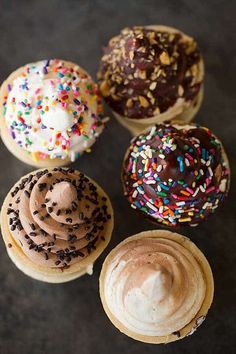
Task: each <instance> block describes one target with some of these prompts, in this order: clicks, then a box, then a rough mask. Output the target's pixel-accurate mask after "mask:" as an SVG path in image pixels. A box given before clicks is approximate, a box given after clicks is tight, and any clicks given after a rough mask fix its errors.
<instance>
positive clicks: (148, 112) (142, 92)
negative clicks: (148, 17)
mask: <svg viewBox="0 0 236 354" xmlns="http://www.w3.org/2000/svg"><path fill="white" fill-rule="evenodd" d="M201 60H202V59H201V54H200V51H199V49H198V47H197V44H196V42H195V41H194V40H193V39H192V38H190V37H187V36H185V35H183V34H182V33H181V32H179V31H177V30H176V31H175V32H174V31H168V30H166V31H165V30H155V29H150V28H142V27H133V28H125V29H123V30H122V31H121V33H120V34H119V35H117V36H115V37H114V38H112V39H111V40H110V41H109V44H108V46H107V47H106V48H105V49H104V55H103V57H102V59H101V64H100V70H99V73H98V79H99V85H100V90H101V93H102V95H103V96H104V99H105V100H106V102H107V103H108V105H109V106H110V107H111V108H112V109H113V110H114V111H115V112H117V113H118V114H121V115H123V116H125V117H128V118H136V119H142V118H147V117H152V116H155V115H158V114H160V113H163V112H165V111H167V110H168V108H170V107H172V106H173V105H174V104H175V103H176V101H177V100H178V99H183V100H184V101H188V102H191V101H194V100H195V98H196V97H197V95H198V93H199V91H200V88H201V84H202V80H203V77H202V76H203V75H202V73H201V70H200V69H199V65H200V62H201Z"/></svg>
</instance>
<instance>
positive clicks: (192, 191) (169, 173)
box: [122, 124, 230, 226]
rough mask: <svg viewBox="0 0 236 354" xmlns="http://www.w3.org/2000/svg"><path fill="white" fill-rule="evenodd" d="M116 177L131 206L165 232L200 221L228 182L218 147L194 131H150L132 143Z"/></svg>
mask: <svg viewBox="0 0 236 354" xmlns="http://www.w3.org/2000/svg"><path fill="white" fill-rule="evenodd" d="M122 176H123V183H124V191H125V195H126V196H127V198H128V200H129V202H130V203H131V206H132V207H133V208H134V209H137V210H140V211H141V212H143V213H145V214H146V215H148V216H149V217H151V218H152V220H155V221H157V222H159V223H163V224H165V225H169V226H176V225H183V224H189V225H192V226H193V225H196V224H198V223H199V222H200V221H201V220H203V219H205V218H206V217H207V216H208V215H209V214H211V213H213V212H214V211H215V209H216V208H217V207H218V206H219V205H220V204H221V203H222V201H223V200H224V198H225V196H226V195H227V193H228V190H229V182H230V170H229V165H228V160H227V157H226V155H225V152H224V149H223V147H222V144H221V142H220V141H219V140H218V139H217V138H216V136H215V135H214V134H213V133H212V132H211V131H210V130H209V129H207V128H205V127H200V126H198V125H188V126H181V125H179V126H178V125H172V126H171V125H164V124H162V125H156V126H154V127H152V128H151V130H149V131H148V132H147V133H145V134H141V135H139V136H138V137H136V138H134V139H133V140H132V141H131V145H130V147H129V149H128V151H127V153H126V156H125V159H124V166H123V174H122Z"/></svg>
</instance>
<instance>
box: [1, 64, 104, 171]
mask: <svg viewBox="0 0 236 354" xmlns="http://www.w3.org/2000/svg"><path fill="white" fill-rule="evenodd" d="M0 106H1V107H0V112H1V113H0V115H1V123H0V131H1V137H2V140H3V142H4V143H5V145H6V147H7V148H8V149H9V150H10V151H11V152H12V153H13V154H14V155H15V156H16V157H17V158H19V159H20V160H21V161H23V162H25V163H27V164H30V165H32V166H36V167H55V166H62V165H65V164H68V163H69V162H71V161H74V160H75V159H76V158H77V157H79V156H80V155H81V154H82V153H83V152H84V151H89V149H90V147H91V146H92V145H93V144H94V142H95V140H96V138H97V137H98V136H99V134H100V133H101V132H102V130H103V127H104V118H103V116H102V104H101V99H100V97H99V95H98V91H97V85H96V84H94V82H93V81H92V79H91V77H90V76H89V75H88V74H87V73H86V71H84V70H83V69H82V68H80V67H79V66H78V65H76V64H74V63H71V62H68V61H64V60H58V59H51V60H43V61H39V62H36V63H32V64H27V65H25V66H24V67H21V68H19V69H17V70H16V71H14V72H13V73H12V74H11V75H10V76H9V77H8V78H7V79H6V81H5V82H4V83H3V84H2V86H1V89H0Z"/></svg>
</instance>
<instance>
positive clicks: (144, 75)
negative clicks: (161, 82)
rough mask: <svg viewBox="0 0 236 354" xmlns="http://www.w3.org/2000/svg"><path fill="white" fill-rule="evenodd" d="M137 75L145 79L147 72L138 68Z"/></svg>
mask: <svg viewBox="0 0 236 354" xmlns="http://www.w3.org/2000/svg"><path fill="white" fill-rule="evenodd" d="M138 76H139V77H140V79H143V80H145V79H146V78H147V74H146V71H145V70H140V71H139V74H138Z"/></svg>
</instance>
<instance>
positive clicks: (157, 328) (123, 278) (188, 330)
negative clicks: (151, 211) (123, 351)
mask: <svg viewBox="0 0 236 354" xmlns="http://www.w3.org/2000/svg"><path fill="white" fill-rule="evenodd" d="M213 293H214V281H213V276H212V272H211V268H210V266H209V264H208V262H207V260H206V258H205V257H204V255H203V254H202V253H201V251H200V250H199V249H198V248H197V247H196V246H195V245H194V244H193V243H192V242H191V241H190V240H189V239H188V238H187V237H184V236H182V235H179V234H176V233H172V232H169V231H157V230H155V231H147V232H141V233H140V234H138V235H135V236H132V237H128V238H127V239H125V240H124V241H123V242H121V243H120V244H119V245H118V246H117V247H116V248H114V249H113V250H112V251H111V252H110V254H109V255H108V256H107V258H106V260H105V262H104V264H103V267H102V271H101V275H100V295H101V300H102V304H103V307H104V310H105V312H106V314H107V316H108V317H109V318H110V320H111V322H112V323H113V324H114V325H115V326H116V327H117V328H118V329H119V330H120V331H121V332H123V333H124V334H126V335H127V336H129V337H131V338H133V339H136V340H139V341H142V342H146V343H153V344H158V343H169V342H173V341H176V340H179V339H181V338H184V337H185V336H188V335H190V334H192V333H193V332H194V331H195V330H196V329H197V327H198V326H199V325H200V324H201V323H202V322H203V320H204V319H205V317H206V315H207V312H208V310H209V308H210V306H211V303H212V299H213Z"/></svg>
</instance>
